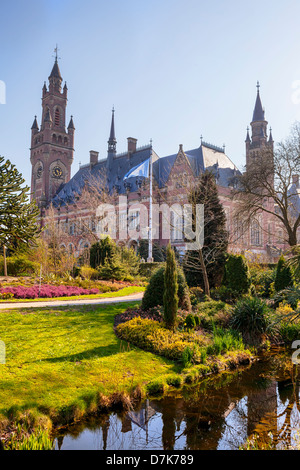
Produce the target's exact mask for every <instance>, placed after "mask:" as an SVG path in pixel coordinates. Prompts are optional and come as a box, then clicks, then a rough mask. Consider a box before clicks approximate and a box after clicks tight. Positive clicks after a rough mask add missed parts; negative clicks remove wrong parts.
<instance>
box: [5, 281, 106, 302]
mask: <svg viewBox="0 0 300 470" xmlns="http://www.w3.org/2000/svg"><path fill="white" fill-rule="evenodd" d="M7 292H9V293H11V294H13V296H14V298H15V299H36V298H39V297H40V298H52V297H71V296H75V295H84V294H85V295H86V294H88V295H90V294H98V293H99V289H96V288H95V289H83V288H81V287H77V286H63V285H60V286H50V285H48V284H42V285H41V286H38V285H34V286H30V287H26V286H10V287H2V288H0V293H1V294H3V293H7Z"/></svg>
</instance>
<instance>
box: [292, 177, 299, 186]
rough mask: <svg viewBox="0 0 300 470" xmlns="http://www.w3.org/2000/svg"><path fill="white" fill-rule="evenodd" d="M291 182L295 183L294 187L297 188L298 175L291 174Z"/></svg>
mask: <svg viewBox="0 0 300 470" xmlns="http://www.w3.org/2000/svg"><path fill="white" fill-rule="evenodd" d="M292 180H293V184H295V185H296V188H299V175H293V176H292Z"/></svg>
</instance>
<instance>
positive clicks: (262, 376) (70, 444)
mask: <svg viewBox="0 0 300 470" xmlns="http://www.w3.org/2000/svg"><path fill="white" fill-rule="evenodd" d="M291 355H292V353H291V352H290V351H281V350H272V351H271V352H269V353H268V354H265V355H262V356H260V357H259V359H258V361H256V362H255V363H254V364H253V365H252V366H251V367H248V368H244V369H243V370H241V369H239V370H238V371H235V372H228V373H223V374H222V375H220V376H219V377H214V378H212V377H211V378H209V379H205V380H203V381H201V382H200V383H198V384H197V385H193V386H188V387H185V388H184V389H183V390H180V392H179V391H177V392H172V393H168V395H166V396H164V397H163V398H160V399H159V398H157V399H151V400H146V401H144V402H142V403H141V404H140V405H139V406H138V407H137V408H136V409H134V410H133V411H131V412H129V413H121V414H117V413H110V414H107V415H103V416H101V417H97V418H93V419H89V420H88V421H85V422H83V423H80V424H76V425H73V426H70V427H68V428H67V429H64V430H62V429H61V430H59V431H58V433H57V435H56V439H55V449H56V450H59V449H60V450H75V449H76V450H120V451H121V450H238V449H239V447H240V446H242V445H243V444H245V442H246V440H247V438H248V437H251V436H253V434H254V433H256V434H259V439H258V442H259V445H260V446H261V445H262V444H263V443H267V444H268V443H270V442H271V443H272V446H273V448H276V449H286V448H293V447H295V446H296V445H297V443H298V442H300V433H299V431H300V402H299V384H300V382H299V380H298V366H296V365H294V364H293V363H292V357H291Z"/></svg>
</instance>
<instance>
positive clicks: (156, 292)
mask: <svg viewBox="0 0 300 470" xmlns="http://www.w3.org/2000/svg"><path fill="white" fill-rule="evenodd" d="M164 274H165V266H161V267H160V268H158V269H157V270H156V271H155V272H154V273H153V274H152V276H151V278H150V280H149V284H148V286H147V288H146V290H145V293H144V297H143V300H142V309H143V310H149V309H150V308H153V307H156V306H157V305H163V295H164ZM177 274H178V277H177V282H178V307H179V308H182V309H183V310H190V309H191V301H190V295H189V289H188V286H187V283H186V280H185V276H184V274H183V272H182V270H181V269H180V268H178V267H177Z"/></svg>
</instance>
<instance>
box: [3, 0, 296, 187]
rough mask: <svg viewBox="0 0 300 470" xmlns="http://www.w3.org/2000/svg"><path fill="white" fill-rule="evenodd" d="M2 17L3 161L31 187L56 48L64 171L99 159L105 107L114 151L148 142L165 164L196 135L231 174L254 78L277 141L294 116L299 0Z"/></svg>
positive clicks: (37, 10) (15, 11) (21, 10)
mask: <svg viewBox="0 0 300 470" xmlns="http://www.w3.org/2000/svg"><path fill="white" fill-rule="evenodd" d="M0 9H1V11H0V39H1V43H0V44H1V47H0V80H1V81H3V82H5V84H6V104H0V155H3V156H5V157H7V158H9V159H10V160H11V161H12V162H13V163H15V164H16V165H17V167H18V169H19V171H21V172H22V173H23V176H24V177H25V179H26V182H27V183H28V184H29V183H30V174H31V166H30V151H29V147H30V135H31V132H30V128H31V125H32V122H33V119H34V115H35V114H36V115H37V116H38V122H39V123H40V118H41V95H42V86H43V84H44V81H47V82H48V76H49V74H50V71H51V69H52V66H53V62H54V57H53V56H54V52H53V50H54V48H55V45H56V43H57V44H58V47H59V57H60V60H59V66H60V70H61V74H62V76H63V79H64V80H66V82H67V85H68V90H69V91H68V93H69V94H68V98H69V101H68V107H67V121H68V119H69V117H70V115H71V114H72V115H73V116H74V123H75V127H76V131H75V158H74V163H73V170H72V174H74V173H75V172H76V171H77V169H78V167H79V162H81V163H82V164H84V163H87V162H88V160H89V150H97V151H99V153H100V158H105V157H106V151H107V140H108V135H109V129H110V120H111V109H112V107H113V106H114V107H115V111H116V112H115V125H116V137H117V141H118V143H117V150H118V152H123V151H125V150H126V147H127V140H126V139H127V137H129V136H130V137H135V138H137V139H138V145H146V144H148V143H149V141H150V139H152V140H153V146H154V149H155V151H156V152H157V153H158V155H159V156H161V157H162V156H166V155H169V154H173V153H176V152H177V150H178V148H179V144H183V148H184V149H185V150H189V149H191V148H195V147H197V146H199V145H200V136H201V135H203V139H204V140H205V141H207V142H211V143H214V144H215V145H218V146H222V145H223V144H225V145H226V153H227V154H228V156H229V157H230V158H231V159H232V160H233V161H234V163H236V165H237V166H238V167H239V168H241V167H242V166H243V164H244V163H245V144H244V141H245V136H246V128H247V126H248V125H249V123H250V121H251V118H252V112H253V108H254V103H255V97H256V82H257V80H259V81H260V85H261V88H260V92H261V98H262V102H263V106H264V107H265V109H266V118H267V120H268V121H269V124H270V125H271V127H272V131H273V137H274V139H275V141H280V140H282V139H284V138H285V137H286V136H287V135H288V133H289V131H290V127H291V125H292V124H293V123H294V122H295V121H296V120H300V99H299V98H300V93H298V92H297V90H300V84H299V83H300V28H299V17H300V2H299V0H285V1H281V0H273V1H269V0H263V1H257V0H253V1H252V2H248V3H246V2H244V1H240V0H239V1H238V0H202V1H201V0H109V1H107V0H105V1H104V0H85V1H83V0H81V1H79V0H60V1H58V0H47V1H45V0H27V1H25V0H10V1H9V2H7V1H4V0H0ZM297 81H299V83H298V82H297ZM293 87H294V88H293ZM0 96H1V95H0ZM298 101H299V103H298Z"/></svg>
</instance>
